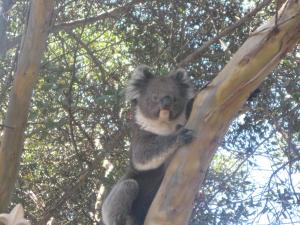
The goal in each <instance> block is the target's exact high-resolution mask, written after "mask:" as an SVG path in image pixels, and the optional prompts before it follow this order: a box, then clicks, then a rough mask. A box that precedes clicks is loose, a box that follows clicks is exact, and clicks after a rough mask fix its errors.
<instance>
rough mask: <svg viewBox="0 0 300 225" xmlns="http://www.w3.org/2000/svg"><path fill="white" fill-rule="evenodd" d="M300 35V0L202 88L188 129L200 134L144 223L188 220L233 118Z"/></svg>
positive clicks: (179, 157) (179, 158) (180, 156)
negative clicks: (207, 172)
mask: <svg viewBox="0 0 300 225" xmlns="http://www.w3.org/2000/svg"><path fill="white" fill-rule="evenodd" d="M299 40H300V1H299V0H290V1H287V2H286V4H284V5H283V6H282V8H281V10H280V12H279V14H278V17H274V18H273V19H271V20H270V21H269V22H267V23H266V24H264V25H262V26H260V27H259V28H257V30H256V31H255V32H253V33H252V34H251V35H250V37H249V39H248V40H247V41H246V42H245V43H244V44H243V46H242V47H241V48H240V49H239V50H238V51H237V52H236V53H235V55H234V56H233V58H232V59H231V60H230V62H229V63H228V64H227V65H226V66H225V68H224V69H223V70H222V71H221V72H220V73H219V74H218V76H217V77H216V78H215V79H214V80H213V81H212V82H211V83H210V84H209V85H208V86H207V87H206V88H205V89H204V90H203V91H201V92H200V93H199V94H198V96H197V97H196V100H195V102H194V105H193V110H192V114H191V117H190V119H189V121H188V123H187V125H186V128H188V129H192V130H194V131H195V135H196V138H195V140H194V141H193V142H192V143H191V144H190V145H189V146H185V147H182V148H181V149H179V151H178V152H177V153H176V154H175V156H174V158H173V159H172V162H171V164H170V165H169V167H168V170H167V172H166V175H165V177H164V180H163V182H162V185H161V187H160V189H159V191H158V194H157V195H156V197H155V199H154V201H153V203H152V205H151V207H150V210H149V213H148V215H147V218H146V221H145V225H154V224H155V225H184V224H188V221H189V217H190V215H191V212H192V209H193V202H194V197H195V195H196V193H197V191H198V190H199V185H201V184H202V182H203V179H204V176H205V173H206V171H207V169H208V167H209V165H210V162H211V160H212V158H213V156H214V154H215V151H216V148H217V147H218V144H219V142H220V141H221V140H222V138H223V136H224V134H225V132H226V130H227V128H228V126H229V124H230V122H231V121H232V120H233V119H234V117H235V115H236V114H237V113H238V110H239V109H240V107H241V106H242V105H243V104H244V103H245V101H246V100H247V98H248V96H249V95H250V94H251V93H252V92H253V91H254V90H255V89H256V88H257V87H258V86H259V84H261V82H262V81H263V80H264V79H265V77H266V76H267V75H268V74H269V73H270V72H271V71H272V69H274V67H275V66H276V65H277V64H278V63H279V62H280V60H281V59H282V58H283V57H284V56H285V55H286V53H287V52H288V51H289V50H290V49H291V48H293V47H294V46H295V45H296V44H297V42H299Z"/></svg>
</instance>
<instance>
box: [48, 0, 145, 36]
mask: <svg viewBox="0 0 300 225" xmlns="http://www.w3.org/2000/svg"><path fill="white" fill-rule="evenodd" d="M143 2H144V1H143V0H133V1H132V2H130V3H128V4H126V5H124V6H121V7H118V8H114V9H111V10H108V11H107V12H105V13H101V14H100V15H97V16H95V17H90V18H85V19H81V20H75V21H71V22H66V23H61V24H57V25H55V26H54V27H53V28H52V29H51V32H53V33H56V32H59V31H62V30H71V29H73V28H75V27H80V26H85V25H88V24H92V23H95V22H97V21H100V20H104V19H107V18H116V17H117V18H119V17H121V16H124V15H125V14H127V13H128V12H129V11H130V10H131V9H132V8H133V7H134V6H135V5H137V4H139V3H143Z"/></svg>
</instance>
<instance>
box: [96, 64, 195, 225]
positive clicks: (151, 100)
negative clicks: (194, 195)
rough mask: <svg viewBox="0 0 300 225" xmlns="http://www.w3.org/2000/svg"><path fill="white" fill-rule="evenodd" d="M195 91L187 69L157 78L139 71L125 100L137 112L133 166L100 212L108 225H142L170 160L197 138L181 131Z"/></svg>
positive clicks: (131, 158)
mask: <svg viewBox="0 0 300 225" xmlns="http://www.w3.org/2000/svg"><path fill="white" fill-rule="evenodd" d="M193 97H194V91H193V87H192V85H191V83H190V80H189V78H188V76H187V73H186V71H185V70H183V69H178V70H176V71H174V72H171V73H170V74H169V75H168V76H164V77H157V76H154V75H153V74H152V73H151V72H150V71H149V68H148V67H147V66H139V67H138V68H137V69H136V70H135V72H134V74H133V76H132V78H131V80H130V81H129V84H128V87H127V90H126V98H127V100H129V101H131V102H132V103H133V105H134V108H135V114H134V115H135V118H134V120H135V121H134V125H133V139H132V143H131V149H130V152H131V154H130V166H129V168H128V171H127V173H126V174H125V176H123V177H122V178H121V180H120V181H119V182H118V183H117V184H116V185H115V186H114V187H113V189H112V190H111V192H110V193H109V195H108V197H107V198H106V199H105V201H104V203H103V206H102V216H103V220H104V223H105V224H106V225H143V224H144V220H145V216H146V214H147V212H148V209H149V207H150V205H151V203H152V201H153V198H154V196H155V194H156V192H157V190H158V188H159V186H160V184H161V181H162V179H163V176H164V174H165V169H166V166H167V164H168V162H169V159H170V156H171V155H172V154H173V153H174V152H175V150H176V149H178V147H180V146H182V145H184V144H188V143H190V142H191V140H192V138H193V134H192V132H191V131H190V130H187V129H184V128H183V126H184V125H185V123H186V119H187V115H186V114H187V113H188V112H187V107H188V103H189V102H190V100H192V98H193Z"/></svg>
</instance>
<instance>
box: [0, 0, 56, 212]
mask: <svg viewBox="0 0 300 225" xmlns="http://www.w3.org/2000/svg"><path fill="white" fill-rule="evenodd" d="M53 8H54V1H53V0H32V1H31V5H30V12H29V16H28V21H27V25H26V28H25V31H24V35H23V38H22V43H21V49H20V54H19V58H18V63H17V70H16V73H15V76H14V81H13V87H12V90H11V93H10V97H9V103H8V110H7V114H6V118H5V120H4V130H3V136H2V139H1V147H0V213H1V212H4V211H5V210H6V209H7V207H8V205H9V202H10V197H11V195H12V193H13V191H14V185H15V182H16V179H17V176H18V170H19V165H20V160H21V155H22V151H23V143H24V130H25V126H26V122H27V117H28V111H29V106H30V100H31V95H32V90H33V86H34V84H35V81H36V80H37V76H38V72H39V66H40V62H41V57H42V54H43V51H44V49H45V46H46V40H47V37H48V31H49V30H50V29H49V28H50V26H51V18H52V14H53Z"/></svg>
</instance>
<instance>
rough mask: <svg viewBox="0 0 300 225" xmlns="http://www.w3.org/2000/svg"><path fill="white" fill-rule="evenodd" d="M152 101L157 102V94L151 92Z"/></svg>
mask: <svg viewBox="0 0 300 225" xmlns="http://www.w3.org/2000/svg"><path fill="white" fill-rule="evenodd" d="M152 101H153V102H158V96H157V95H155V94H153V95H152Z"/></svg>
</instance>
